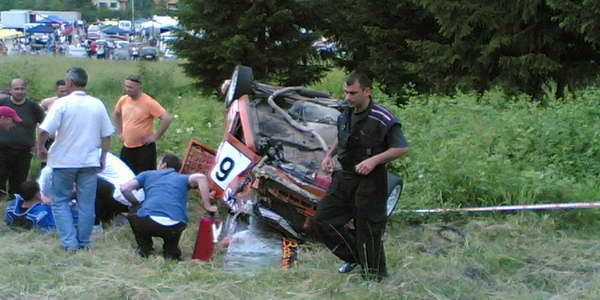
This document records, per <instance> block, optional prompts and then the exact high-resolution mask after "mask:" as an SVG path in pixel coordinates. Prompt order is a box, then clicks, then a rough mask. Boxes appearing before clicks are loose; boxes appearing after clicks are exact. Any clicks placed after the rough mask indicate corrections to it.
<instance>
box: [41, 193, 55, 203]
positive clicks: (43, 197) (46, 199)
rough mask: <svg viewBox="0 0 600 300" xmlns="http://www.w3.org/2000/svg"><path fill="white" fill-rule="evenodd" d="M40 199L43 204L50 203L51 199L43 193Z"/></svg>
mask: <svg viewBox="0 0 600 300" xmlns="http://www.w3.org/2000/svg"><path fill="white" fill-rule="evenodd" d="M41 199H42V203H44V204H48V205H50V204H52V199H50V198H48V197H46V196H44V195H42V197H41Z"/></svg>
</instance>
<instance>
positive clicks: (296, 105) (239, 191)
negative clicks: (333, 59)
mask: <svg viewBox="0 0 600 300" xmlns="http://www.w3.org/2000/svg"><path fill="white" fill-rule="evenodd" d="M224 102H225V114H226V117H225V134H224V136H223V140H222V141H221V144H220V145H219V148H218V150H217V151H215V150H213V149H211V148H210V147H207V146H205V145H203V144H201V143H199V142H197V141H191V142H190V145H189V147H188V150H187V154H186V157H185V159H184V165H183V172H186V171H189V172H191V171H198V170H200V171H204V172H205V173H206V174H207V175H208V176H209V178H210V184H211V188H212V189H214V190H215V191H216V192H217V197H218V198H219V199H221V200H222V202H223V203H224V204H225V205H226V206H227V207H228V209H229V212H228V215H227V217H226V220H225V222H224V226H223V230H222V231H221V233H220V235H219V237H220V239H225V240H227V238H228V237H231V236H232V235H233V234H235V233H236V232H238V231H240V230H244V229H245V228H246V227H247V224H248V223H249V222H250V221H249V218H255V219H257V220H258V221H259V222H261V223H264V224H267V225H268V226H266V227H267V228H270V229H272V230H274V231H275V232H277V233H278V234H280V235H281V236H282V237H283V238H286V239H290V240H293V241H296V242H300V243H301V242H304V241H307V240H314V238H315V237H314V234H313V233H312V230H311V224H312V218H313V217H314V215H315V211H316V208H317V204H318V203H319V200H320V199H321V198H322V197H323V196H324V195H325V192H326V190H327V187H328V186H329V184H330V182H331V177H330V174H326V173H324V172H323V171H322V170H321V168H320V163H321V160H322V159H323V157H324V155H325V153H326V151H327V150H328V149H329V147H330V145H332V144H334V142H335V141H336V139H337V128H336V120H337V117H338V115H339V114H340V112H341V110H342V109H349V106H348V105H347V104H346V103H345V101H344V100H340V99H334V98H332V97H331V96H330V95H329V94H326V93H323V92H319V91H315V90H311V89H307V88H302V87H277V86H272V85H268V84H263V83H259V82H255V81H254V80H253V75H252V70H251V69H250V68H248V67H245V66H237V67H236V68H235V70H234V72H233V75H232V77H231V80H230V85H229V88H228V90H227V93H226V95H225V99H224ZM334 161H336V162H337V159H335V160H334ZM401 191H402V182H401V181H400V179H399V178H398V177H396V176H394V175H392V174H389V175H388V195H389V196H388V202H387V213H388V215H389V214H391V213H392V211H393V210H394V208H395V206H396V204H397V202H398V199H399V197H400V193H401ZM349 226H352V225H351V224H349Z"/></svg>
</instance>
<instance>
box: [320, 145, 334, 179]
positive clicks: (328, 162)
mask: <svg viewBox="0 0 600 300" xmlns="http://www.w3.org/2000/svg"><path fill="white" fill-rule="evenodd" d="M337 145H338V142H337V141H336V142H335V143H334V144H333V145H331V148H330V149H329V151H327V153H325V157H324V158H323V160H322V161H321V169H322V170H323V171H325V172H326V173H331V171H333V156H334V155H335V154H336V153H337Z"/></svg>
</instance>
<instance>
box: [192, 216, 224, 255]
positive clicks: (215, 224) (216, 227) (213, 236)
mask: <svg viewBox="0 0 600 300" xmlns="http://www.w3.org/2000/svg"><path fill="white" fill-rule="evenodd" d="M221 229H222V224H221V220H220V219H219V218H216V217H215V214H214V213H209V214H208V215H204V216H202V218H200V224H199V225H198V235H197V236H196V245H195V246H194V254H192V258H193V259H198V260H202V261H209V260H210V258H211V257H212V254H213V251H214V247H215V243H217V241H218V240H217V239H218V237H219V234H220V233H221Z"/></svg>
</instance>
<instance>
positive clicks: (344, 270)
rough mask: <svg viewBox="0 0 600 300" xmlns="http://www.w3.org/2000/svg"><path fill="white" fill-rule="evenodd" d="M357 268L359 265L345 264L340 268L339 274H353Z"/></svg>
mask: <svg viewBox="0 0 600 300" xmlns="http://www.w3.org/2000/svg"><path fill="white" fill-rule="evenodd" d="M356 266H358V264H357V263H348V262H347V263H343V264H342V265H341V266H340V267H339V268H338V272H339V273H342V274H343V273H350V272H352V270H354V268H356Z"/></svg>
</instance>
